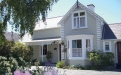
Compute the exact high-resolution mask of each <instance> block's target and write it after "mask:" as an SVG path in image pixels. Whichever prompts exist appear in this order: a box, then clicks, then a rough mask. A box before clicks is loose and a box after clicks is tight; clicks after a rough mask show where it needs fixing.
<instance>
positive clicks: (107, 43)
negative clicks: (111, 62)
mask: <svg viewBox="0 0 121 75" xmlns="http://www.w3.org/2000/svg"><path fill="white" fill-rule="evenodd" d="M105 50H106V51H109V42H105Z"/></svg>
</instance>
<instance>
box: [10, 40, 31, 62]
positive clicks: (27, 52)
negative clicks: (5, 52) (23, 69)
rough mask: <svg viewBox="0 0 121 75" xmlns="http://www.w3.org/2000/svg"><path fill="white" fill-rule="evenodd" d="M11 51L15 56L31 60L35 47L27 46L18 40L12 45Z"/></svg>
mask: <svg viewBox="0 0 121 75" xmlns="http://www.w3.org/2000/svg"><path fill="white" fill-rule="evenodd" d="M11 53H12V56H13V57H16V58H17V59H19V57H22V58H23V59H24V60H25V61H27V62H28V61H31V60H32V56H33V49H32V48H31V47H30V46H26V45H24V44H22V43H20V42H17V43H15V44H14V45H13V47H11Z"/></svg>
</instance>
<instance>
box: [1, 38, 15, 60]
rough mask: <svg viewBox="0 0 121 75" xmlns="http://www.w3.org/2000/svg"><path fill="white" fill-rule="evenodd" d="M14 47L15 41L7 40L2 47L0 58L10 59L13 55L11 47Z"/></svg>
mask: <svg viewBox="0 0 121 75" xmlns="http://www.w3.org/2000/svg"><path fill="white" fill-rule="evenodd" d="M13 45H14V42H13V41H7V40H5V42H4V43H3V44H2V45H0V56H5V57H7V58H8V57H10V56H11V55H12V54H11V50H10V49H11V47H12V46H13Z"/></svg>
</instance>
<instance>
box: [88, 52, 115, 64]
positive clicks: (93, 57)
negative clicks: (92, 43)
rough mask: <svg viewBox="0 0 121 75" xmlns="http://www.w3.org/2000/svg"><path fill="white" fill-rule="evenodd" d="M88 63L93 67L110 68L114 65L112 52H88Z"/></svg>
mask: <svg viewBox="0 0 121 75" xmlns="http://www.w3.org/2000/svg"><path fill="white" fill-rule="evenodd" d="M88 57H89V60H90V63H91V64H92V65H94V66H110V65H113V64H114V61H113V59H114V54H113V53H112V52H103V51H100V50H99V51H95V50H93V51H90V52H88Z"/></svg>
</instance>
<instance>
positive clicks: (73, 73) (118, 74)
mask: <svg viewBox="0 0 121 75" xmlns="http://www.w3.org/2000/svg"><path fill="white" fill-rule="evenodd" d="M65 75H121V70H114V71H96V70H65Z"/></svg>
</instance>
